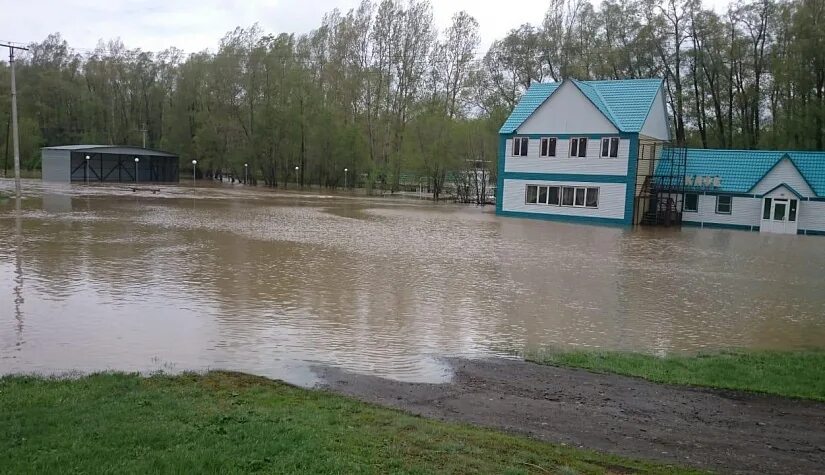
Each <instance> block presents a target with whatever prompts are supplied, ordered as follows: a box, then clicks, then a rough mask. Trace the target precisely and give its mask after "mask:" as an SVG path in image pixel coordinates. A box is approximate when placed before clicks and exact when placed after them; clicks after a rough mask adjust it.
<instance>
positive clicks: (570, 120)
mask: <svg viewBox="0 0 825 475" xmlns="http://www.w3.org/2000/svg"><path fill="white" fill-rule="evenodd" d="M547 132H553V133H556V134H591V133H592V134H602V133H604V134H615V133H618V130H616V127H615V126H613V124H612V123H611V122H610V121H609V120H607V118H606V117H605V116H604V114H602V113H601V112H600V111H599V109H597V108H596V106H594V105H593V103H592V102H590V99H588V98H587V97H586V96H585V95H584V94H582V92H581V91H579V88H578V87H576V85H575V84H573V83H572V82H570V81H565V82H563V83H562V84H561V86H559V88H558V89H556V91H555V92H554V93H553V94H552V95H551V96H550V99H548V100H547V101H545V102H544V104H542V105H541V106H539V108H538V109H536V111H535V112H533V114H532V115H531V116H530V117H528V118H527V120H526V121H524V123H523V124H521V126H520V127H519V128H518V133H520V134H544V133H547Z"/></svg>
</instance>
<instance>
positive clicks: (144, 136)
mask: <svg viewBox="0 0 825 475" xmlns="http://www.w3.org/2000/svg"><path fill="white" fill-rule="evenodd" d="M140 131H141V132H143V148H146V132H148V130H146V124H143V128H142V129H140Z"/></svg>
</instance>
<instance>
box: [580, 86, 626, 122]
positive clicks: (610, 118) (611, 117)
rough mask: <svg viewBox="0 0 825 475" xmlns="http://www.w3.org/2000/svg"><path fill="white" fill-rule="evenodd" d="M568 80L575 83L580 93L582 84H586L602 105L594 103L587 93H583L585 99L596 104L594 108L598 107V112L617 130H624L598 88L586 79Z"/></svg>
mask: <svg viewBox="0 0 825 475" xmlns="http://www.w3.org/2000/svg"><path fill="white" fill-rule="evenodd" d="M570 80H571V81H573V84H575V85H576V87H578V88H579V91H580V92H581V93H582V94H584V91H582V89H581V86H582V85H585V86H587V87H588V89H589V90H590V91H592V92H593V93H594V94H596V97H597V98H598V99H599V102H600V103H601V106H602V107H599V104H596V103H595V102H593V99H591V98H590V97H588V96H587V94H584V96H585V97H586V98H587V100H589V101H590V102H592V103H593V105H594V106H596V109H598V110H599V112H601V114H602V115H603V116H605V118H606V119H607V120H608V121H610V123H611V124H613V126H614V127H616V129H617V130H619V131H622V132H623V131H624V129H623V128H622V127H621V125H620V124H619V121H617V120H616V114H615V113H614V112H613V109H611V108H610V106H609V105H608V104H607V100H605V98H604V96H602V95H601V93H600V92H599V89H598V88H596V87H593V85H592V84H588V83H587V81H580V80H578V79H572V78H571V79H570ZM602 108H604V110H602ZM605 112H606V113H605Z"/></svg>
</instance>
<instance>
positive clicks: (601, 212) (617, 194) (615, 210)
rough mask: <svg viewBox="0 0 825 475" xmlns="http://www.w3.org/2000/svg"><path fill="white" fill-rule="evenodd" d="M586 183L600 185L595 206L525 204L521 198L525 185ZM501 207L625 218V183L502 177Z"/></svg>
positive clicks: (506, 209)
mask: <svg viewBox="0 0 825 475" xmlns="http://www.w3.org/2000/svg"><path fill="white" fill-rule="evenodd" d="M528 184H530V185H554V186H585V187H598V188H599V207H598V208H573V207H570V206H548V205H528V204H526V203H525V202H524V199H525V189H526V186H527V185H528ZM502 197H503V199H502V210H503V211H517V212H524V213H537V214H554V215H562V216H588V217H592V218H614V219H623V218H624V203H625V185H624V183H582V182H564V181H536V180H510V179H505V180H504V190H503V192H502Z"/></svg>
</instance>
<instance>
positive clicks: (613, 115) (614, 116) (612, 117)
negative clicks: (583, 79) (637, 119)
mask: <svg viewBox="0 0 825 475" xmlns="http://www.w3.org/2000/svg"><path fill="white" fill-rule="evenodd" d="M590 87H593V86H590ZM593 90H594V91H595V92H596V95H597V96H599V100H600V101H602V104H604V107H605V109H607V111H608V112H609V113H610V117H608V118H609V119H610V122H613V123H614V124H616V128H617V129H619V130H623V127H621V126H620V124H619V123H618V122H619V121H617V120H616V113H615V112H613V109H612V108H610V103H608V102H607V99H605V98H604V96H602V93H601V92H599V88H597V87H593Z"/></svg>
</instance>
